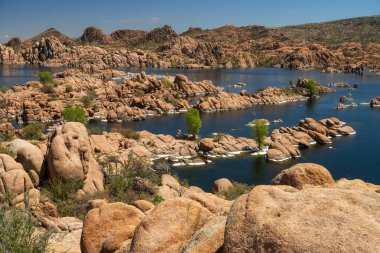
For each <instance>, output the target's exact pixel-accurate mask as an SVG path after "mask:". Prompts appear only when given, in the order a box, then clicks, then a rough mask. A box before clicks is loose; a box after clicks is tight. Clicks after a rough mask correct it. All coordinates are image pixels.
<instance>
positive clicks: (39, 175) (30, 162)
mask: <svg viewBox="0 0 380 253" xmlns="http://www.w3.org/2000/svg"><path fill="white" fill-rule="evenodd" d="M9 148H10V150H11V151H13V152H14V153H15V154H16V161H17V162H19V163H21V164H22V166H23V168H24V170H25V171H26V172H28V174H29V176H30V178H31V180H32V182H33V184H34V186H35V187H37V186H38V185H39V184H40V182H41V181H42V180H43V179H44V177H45V167H44V160H45V156H44V154H43V153H42V151H41V149H39V148H38V147H37V146H35V145H33V144H31V143H29V142H27V141H24V140H21V139H15V140H13V141H12V142H11V143H10V145H9Z"/></svg>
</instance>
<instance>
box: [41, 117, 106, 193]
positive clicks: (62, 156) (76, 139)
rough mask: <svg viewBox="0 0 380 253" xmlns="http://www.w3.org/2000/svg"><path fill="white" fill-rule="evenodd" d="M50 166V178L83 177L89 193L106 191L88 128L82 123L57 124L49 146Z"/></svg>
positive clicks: (84, 189) (71, 178)
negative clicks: (92, 149)
mask: <svg viewBox="0 0 380 253" xmlns="http://www.w3.org/2000/svg"><path fill="white" fill-rule="evenodd" d="M48 168H49V173H50V176H51V177H56V178H60V179H63V180H83V181H84V186H83V191H84V192H85V193H87V194H94V193H95V192H98V191H103V190H104V186H103V174H102V172H101V171H100V168H99V165H98V163H97V162H96V160H95V158H94V156H93V154H92V151H91V146H90V142H89V138H88V134H87V130H86V127H85V126H84V125H82V124H81V123H76V122H70V123H66V124H64V125H62V126H59V127H57V129H56V133H55V136H54V137H53V139H52V141H51V145H50V149H49V154H48Z"/></svg>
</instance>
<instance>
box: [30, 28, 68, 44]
mask: <svg viewBox="0 0 380 253" xmlns="http://www.w3.org/2000/svg"><path fill="white" fill-rule="evenodd" d="M53 36H54V37H55V38H57V39H58V40H59V41H60V42H61V43H62V44H64V45H73V44H75V41H74V40H73V39H71V38H70V37H68V36H67V35H65V34H63V33H61V32H60V31H58V30H57V29H55V28H53V27H52V28H49V29H47V30H46V31H44V32H42V33H40V34H38V35H36V36H34V37H33V38H31V39H28V40H26V41H25V42H24V43H27V44H34V43H35V42H37V41H40V40H41V39H42V38H49V37H53Z"/></svg>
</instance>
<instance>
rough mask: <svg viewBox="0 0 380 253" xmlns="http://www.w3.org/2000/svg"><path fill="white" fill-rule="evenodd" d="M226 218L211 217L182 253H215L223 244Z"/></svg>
mask: <svg viewBox="0 0 380 253" xmlns="http://www.w3.org/2000/svg"><path fill="white" fill-rule="evenodd" d="M226 220H227V217H225V216H212V217H211V218H210V219H209V220H208V221H207V222H206V224H204V225H203V227H202V228H200V229H199V230H198V231H197V232H195V233H194V235H193V236H192V237H191V239H190V241H189V242H188V243H187V244H186V245H185V246H184V248H183V251H182V252H183V253H215V252H218V250H220V249H221V247H222V246H223V243H224V228H225V226H226Z"/></svg>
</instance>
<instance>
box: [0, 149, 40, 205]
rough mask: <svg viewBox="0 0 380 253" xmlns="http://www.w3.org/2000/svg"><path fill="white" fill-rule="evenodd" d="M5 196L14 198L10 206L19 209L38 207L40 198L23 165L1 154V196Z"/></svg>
mask: <svg viewBox="0 0 380 253" xmlns="http://www.w3.org/2000/svg"><path fill="white" fill-rule="evenodd" d="M3 194H7V195H9V196H12V197H13V200H12V202H11V203H10V204H11V205H12V206H16V207H19V208H25V207H32V206H36V205H37V204H38V203H39V198H40V192H39V191H38V190H37V189H35V188H34V185H33V182H32V180H31V179H30V177H29V175H28V173H27V172H26V171H25V170H24V168H23V167H22V165H21V163H18V162H16V161H15V160H14V159H13V158H12V157H10V156H9V155H6V154H0V195H3Z"/></svg>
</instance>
